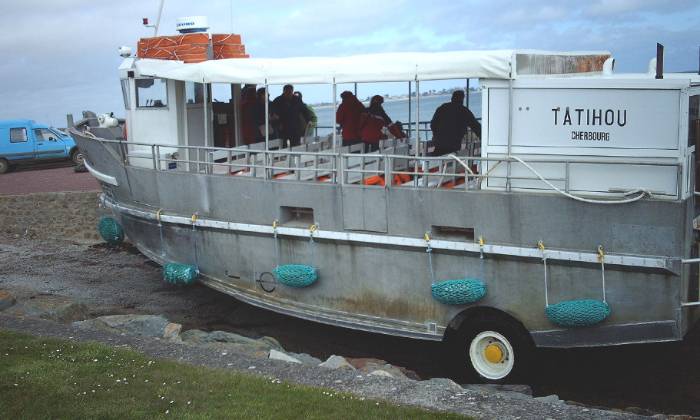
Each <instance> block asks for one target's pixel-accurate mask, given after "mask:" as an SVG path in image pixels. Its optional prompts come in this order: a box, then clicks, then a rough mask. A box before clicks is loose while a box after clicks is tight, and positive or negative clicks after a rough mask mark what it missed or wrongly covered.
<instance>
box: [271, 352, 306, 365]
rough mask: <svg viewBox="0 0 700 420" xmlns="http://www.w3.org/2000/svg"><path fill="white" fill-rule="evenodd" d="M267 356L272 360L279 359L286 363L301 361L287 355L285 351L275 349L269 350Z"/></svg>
mask: <svg viewBox="0 0 700 420" xmlns="http://www.w3.org/2000/svg"><path fill="white" fill-rule="evenodd" d="M268 357H269V358H270V359H272V360H281V361H283V362H287V363H299V364H301V361H299V360H298V359H296V358H294V357H292V356H290V355H288V354H287V353H284V352H281V351H278V350H275V349H272V350H270V354H269V355H268Z"/></svg>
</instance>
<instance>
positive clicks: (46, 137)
mask: <svg viewBox="0 0 700 420" xmlns="http://www.w3.org/2000/svg"><path fill="white" fill-rule="evenodd" d="M34 137H36V139H37V140H39V141H42V140H43V141H54V140H56V138H57V136H56V134H54V133H53V132H51V131H49V130H47V129H46V128H35V129H34Z"/></svg>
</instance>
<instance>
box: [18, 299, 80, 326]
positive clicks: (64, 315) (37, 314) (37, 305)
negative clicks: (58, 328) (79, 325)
mask: <svg viewBox="0 0 700 420" xmlns="http://www.w3.org/2000/svg"><path fill="white" fill-rule="evenodd" d="M5 313H7V314H9V315H14V316H27V317H32V318H43V319H50V320H53V321H59V322H72V321H78V320H81V319H85V318H87V317H88V308H87V306H85V305H84V304H82V303H77V302H74V301H73V300H71V299H69V298H67V297H65V296H58V295H37V296H32V297H31V298H29V299H27V300H24V301H21V302H19V303H17V304H15V305H14V306H12V307H10V308H8V309H6V310H5Z"/></svg>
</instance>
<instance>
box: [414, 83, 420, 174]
mask: <svg viewBox="0 0 700 420" xmlns="http://www.w3.org/2000/svg"><path fill="white" fill-rule="evenodd" d="M415 124H416V149H415V151H414V153H413V154H414V156H415V158H416V160H415V163H414V173H415V178H414V180H415V182H414V185H415V186H416V187H417V186H418V164H419V162H418V156H420V148H421V147H420V82H419V81H418V77H416V122H415Z"/></svg>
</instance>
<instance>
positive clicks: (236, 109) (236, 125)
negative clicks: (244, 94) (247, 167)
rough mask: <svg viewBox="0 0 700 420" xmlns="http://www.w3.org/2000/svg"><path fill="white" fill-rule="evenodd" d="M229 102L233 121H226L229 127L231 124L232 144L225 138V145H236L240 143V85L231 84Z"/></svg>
mask: <svg viewBox="0 0 700 420" xmlns="http://www.w3.org/2000/svg"><path fill="white" fill-rule="evenodd" d="M231 102H232V104H231V105H232V108H233V121H227V122H228V126H229V128H231V126H232V125H233V144H232V145H231V144H230V143H229V142H228V139H226V145H227V146H226V147H236V146H239V145H240V144H241V85H240V84H238V83H236V84H231Z"/></svg>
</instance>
